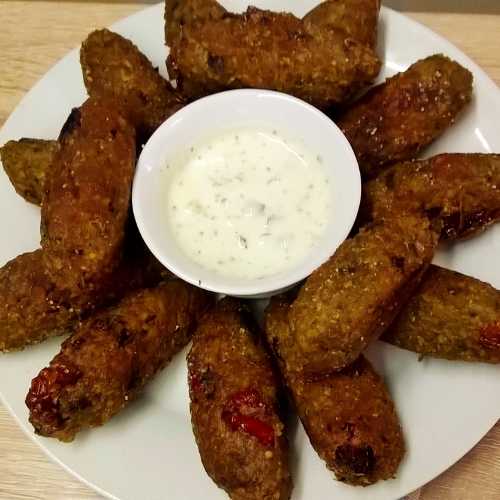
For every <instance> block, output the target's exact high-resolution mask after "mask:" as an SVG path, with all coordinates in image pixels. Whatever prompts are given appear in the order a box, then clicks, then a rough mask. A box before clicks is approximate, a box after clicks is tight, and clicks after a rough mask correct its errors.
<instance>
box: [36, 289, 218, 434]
mask: <svg viewBox="0 0 500 500" xmlns="http://www.w3.org/2000/svg"><path fill="white" fill-rule="evenodd" d="M209 302H210V295H209V294H207V293H206V292H204V291H202V290H200V289H198V288H195V287H193V286H190V285H188V284H186V283H183V282H181V281H179V280H172V281H167V282H165V283H163V284H160V285H158V286H157V287H156V288H151V289H147V290H142V291H139V292H136V293H133V294H131V295H129V296H128V297H126V298H125V299H123V301H122V302H120V303H119V304H118V305H117V306H116V307H114V308H112V309H108V310H104V311H102V312H100V313H98V314H96V315H95V316H92V317H91V318H89V319H87V320H86V321H84V322H83V323H81V324H80V325H79V326H78V328H77V330H76V331H75V333H73V335H72V336H71V337H69V338H68V339H67V340H66V341H64V342H63V344H62V346H61V350H60V352H59V353H58V354H57V355H56V356H55V358H54V359H53V360H52V361H51V362H50V365H49V367H47V368H44V369H43V370H42V371H41V372H40V373H39V375H38V376H37V377H36V378H34V379H33V381H32V382H31V388H30V390H29V392H28V395H27V397H26V405H27V406H28V408H29V410H30V417H29V419H30V422H31V424H32V425H33V427H34V428H35V431H36V432H37V434H40V435H42V436H47V437H55V438H57V439H59V440H61V441H72V440H73V439H74V437H75V435H76V434H77V433H78V432H79V431H80V430H82V429H85V428H88V427H96V426H99V425H102V424H104V423H106V422H107V421H108V420H109V419H110V418H111V417H113V416H114V415H116V414H117V413H118V412H119V411H121V410H122V409H123V408H124V407H125V406H126V405H127V403H128V402H129V401H130V400H132V399H133V398H135V397H136V396H137V395H138V394H139V393H140V392H141V390H142V388H143V387H144V385H145V384H146V383H147V382H148V381H149V380H150V379H151V378H152V377H153V376H154V375H155V374H156V373H157V372H158V371H159V370H160V369H162V368H163V367H164V366H166V364H167V363H168V362H169V361H170V359H171V358H172V356H174V354H176V353H177V352H178V351H180V350H181V349H182V348H183V347H184V346H185V345H186V344H187V343H188V341H189V340H190V338H191V334H192V333H193V330H194V328H195V325H196V321H197V319H198V318H199V316H200V315H201V314H202V313H203V311H204V310H205V309H206V307H207V306H208V304H209Z"/></svg>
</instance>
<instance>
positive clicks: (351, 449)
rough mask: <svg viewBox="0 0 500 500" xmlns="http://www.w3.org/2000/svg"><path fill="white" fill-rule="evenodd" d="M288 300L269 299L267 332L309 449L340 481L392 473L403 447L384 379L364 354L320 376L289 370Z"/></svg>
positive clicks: (376, 478)
mask: <svg viewBox="0 0 500 500" xmlns="http://www.w3.org/2000/svg"><path fill="white" fill-rule="evenodd" d="M288 304H289V301H288V300H287V298H285V297H283V296H281V297H279V296H278V297H273V299H271V303H270V305H269V307H268V309H267V310H266V316H265V324H266V335H267V338H268V342H269V344H270V345H271V346H272V348H273V350H274V351H275V354H276V356H277V359H278V361H279V365H280V367H281V369H282V373H283V377H284V379H285V382H286V384H287V387H288V389H289V391H290V394H291V396H292V399H293V401H294V403H295V407H296V409H297V412H298V414H299V417H300V419H301V421H302V424H303V425H304V429H305V431H306V433H307V435H308V436H309V439H310V441H311V444H312V446H313V448H314V449H315V450H316V452H317V453H318V455H319V456H320V457H321V458H322V459H323V460H324V461H325V462H326V465H327V467H328V468H329V469H331V470H332V471H333V472H334V473H335V475H336V477H337V479H339V480H340V481H344V482H346V483H349V484H353V485H363V486H366V485H368V484H372V483H375V482H376V481H379V480H382V479H390V478H391V477H394V475H395V473H396V471H397V468H398V466H399V464H400V462H401V459H402V457H403V454H404V451H405V446H404V440H403V435H402V432H401V426H400V423H399V419H398V416H397V414H396V411H395V409H394V404H393V402H392V401H391V398H390V395H389V393H388V391H387V389H386V387H385V385H384V382H383V380H382V379H381V378H380V377H379V376H378V375H377V374H376V373H375V371H374V370H373V368H372V366H371V364H370V363H369V362H368V361H367V360H366V359H365V358H364V357H363V356H360V357H359V358H358V359H357V360H356V361H354V363H352V364H351V365H349V366H348V367H346V368H344V369H343V370H342V371H340V372H337V373H332V374H329V375H326V376H325V377H320V378H307V377H304V376H302V375H300V374H296V373H290V372H288V371H287V369H286V352H287V350H286V349H282V347H283V345H286V344H287V343H289V341H290V329H289V324H288V307H289V306H288Z"/></svg>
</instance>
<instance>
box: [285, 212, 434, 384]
mask: <svg viewBox="0 0 500 500" xmlns="http://www.w3.org/2000/svg"><path fill="white" fill-rule="evenodd" d="M437 241H438V234H437V232H436V231H435V230H434V228H433V227H431V226H430V223H429V221H428V219H427V218H424V217H419V216H416V215H415V216H413V215H409V216H402V217H394V218H392V219H388V220H385V221H381V222H380V223H377V224H374V225H371V226H367V227H365V228H363V229H362V230H361V231H360V232H359V233H358V234H357V235H356V236H355V237H354V238H352V239H348V240H346V241H345V242H344V243H342V245H341V246H340V247H339V248H338V249H337V251H336V252H335V254H334V255H333V256H332V257H331V258H330V259H329V260H328V261H327V262H325V263H324V264H323V265H322V266H320V267H319V268H318V269H317V270H316V271H314V272H313V273H312V274H311V275H310V276H309V278H308V279H307V280H306V282H305V284H304V286H303V287H302V289H301V290H300V292H299V295H298V297H297V299H296V300H295V301H294V302H293V303H292V305H291V306H290V311H289V314H288V320H289V325H290V332H291V336H290V340H291V343H290V344H289V345H286V346H284V348H285V347H286V349H287V351H288V352H287V355H286V363H287V370H288V371H292V372H299V373H306V374H309V375H318V374H323V373H329V372H332V371H335V370H341V369H342V368H345V367H346V366H348V365H349V364H351V363H352V362H354V361H355V360H356V359H357V358H358V356H359V355H360V354H361V352H362V351H363V350H364V349H365V348H366V347H367V345H368V344H369V343H370V342H371V341H372V340H374V339H376V338H377V337H378V336H379V335H381V334H382V333H383V331H384V330H385V329H386V328H387V327H388V326H389V324H390V322H391V321H392V319H393V318H394V317H395V316H396V314H397V312H398V310H399V309H400V307H401V306H402V305H403V304H404V303H405V301H406V300H407V299H408V298H409V297H410V296H411V293H412V292H413V291H414V289H415V288H416V286H417V285H418V283H419V281H420V278H421V276H422V275H423V273H424V272H425V270H426V269H427V267H428V265H429V264H430V262H431V259H432V257H433V255H434V250H435V247H436V245H437Z"/></svg>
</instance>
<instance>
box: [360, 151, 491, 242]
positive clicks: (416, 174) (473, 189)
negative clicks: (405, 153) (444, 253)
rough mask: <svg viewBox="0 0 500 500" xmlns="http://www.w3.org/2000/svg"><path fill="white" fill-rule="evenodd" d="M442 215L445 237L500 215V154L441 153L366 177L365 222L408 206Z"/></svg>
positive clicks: (471, 230)
mask: <svg viewBox="0 0 500 500" xmlns="http://www.w3.org/2000/svg"><path fill="white" fill-rule="evenodd" d="M417 211H420V212H425V213H426V214H427V215H428V216H429V217H432V218H436V219H439V220H440V221H441V223H442V226H443V230H442V235H441V237H442V238H444V239H456V238H463V237H467V236H470V235H472V234H474V233H476V232H478V231H481V230H484V229H485V228H486V227H487V226H488V225H490V224H492V223H494V222H496V221H498V220H499V219H500V155H498V154H473V153H469V154H465V153H455V154H441V155H437V156H434V157H432V158H430V159H428V160H421V161H414V162H407V163H401V164H399V165H396V166H394V167H391V168H390V169H388V170H387V171H385V172H383V173H382V174H381V175H380V176H379V177H377V178H376V179H374V180H372V181H370V182H368V183H365V185H364V186H363V196H362V198H361V208H360V216H359V218H360V220H361V221H362V222H366V221H372V220H379V219H382V218H385V217H391V216H392V214H401V213H404V212H417Z"/></svg>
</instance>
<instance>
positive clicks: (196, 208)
mask: <svg viewBox="0 0 500 500" xmlns="http://www.w3.org/2000/svg"><path fill="white" fill-rule="evenodd" d="M165 167H166V168H165V170H166V172H167V175H166V178H167V189H166V191H167V192H166V196H165V200H166V216H167V221H168V224H170V226H171V231H172V233H173V235H174V237H175V239H176V240H177V244H178V245H179V247H180V248H181V249H182V251H183V252H184V253H185V254H187V255H188V256H189V257H190V258H191V259H192V260H194V261H195V262H197V263H198V264H200V265H201V266H203V267H205V268H206V269H209V270H211V271H216V272H217V273H219V274H221V275H225V276H231V277H235V278H247V279H259V278H264V277H267V276H270V275H273V274H277V273H279V272H282V271H285V270H287V269H289V268H291V267H293V266H295V265H297V264H298V263H300V262H301V261H303V260H304V259H305V258H306V257H307V255H308V254H309V253H310V252H311V249H312V248H313V247H314V246H315V244H316V243H317V242H319V240H320V239H321V238H322V237H323V235H324V232H325V230H326V227H327V225H328V222H329V220H330V217H331V214H330V210H331V197H332V196H331V193H332V191H331V186H330V185H329V176H328V174H327V171H326V167H325V165H323V162H322V159H321V158H320V157H319V156H318V155H317V154H315V153H314V152H313V151H309V150H308V149H307V148H306V147H305V146H304V145H303V144H302V143H301V141H294V140H290V139H289V138H288V137H287V136H286V135H283V134H282V133H281V131H277V130H273V129H269V130H267V129H265V128H260V127H259V128H241V129H235V130H232V131H226V132H223V133H221V134H220V135H217V136H213V137H211V138H210V139H208V140H205V141H204V142H202V143H200V144H197V145H195V146H193V147H190V148H189V149H187V150H186V151H185V152H183V153H181V154H180V155H178V156H177V157H175V158H174V159H173V160H170V161H169V162H168V163H167V164H166V165H165Z"/></svg>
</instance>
